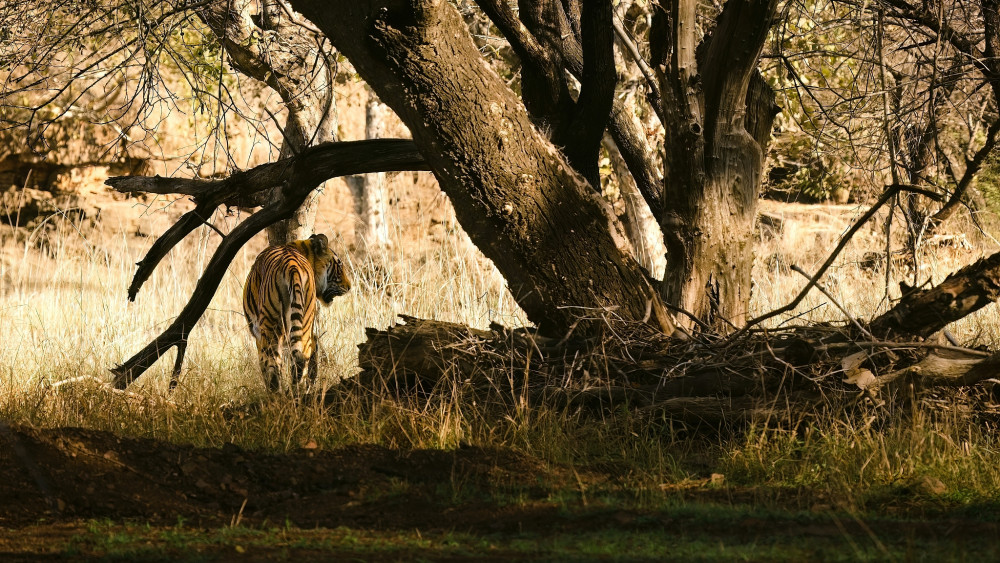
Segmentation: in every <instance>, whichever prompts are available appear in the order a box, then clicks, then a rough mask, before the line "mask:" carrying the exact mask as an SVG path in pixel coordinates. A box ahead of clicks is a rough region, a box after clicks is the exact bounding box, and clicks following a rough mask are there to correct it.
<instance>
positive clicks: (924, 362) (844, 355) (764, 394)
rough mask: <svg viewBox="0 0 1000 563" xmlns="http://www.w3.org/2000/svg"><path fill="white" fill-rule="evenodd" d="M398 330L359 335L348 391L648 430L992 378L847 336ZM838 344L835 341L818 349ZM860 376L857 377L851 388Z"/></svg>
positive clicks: (951, 356)
mask: <svg viewBox="0 0 1000 563" xmlns="http://www.w3.org/2000/svg"><path fill="white" fill-rule="evenodd" d="M403 321H404V323H398V324H396V325H395V326H392V327H389V328H388V329H386V330H378V329H373V328H369V329H368V331H367V337H368V338H367V340H366V341H365V342H363V343H362V344H360V345H359V347H358V348H359V352H358V358H359V362H360V366H361V368H362V372H361V374H359V376H358V378H357V380H356V381H354V382H352V383H351V384H352V385H356V384H359V385H362V386H364V387H366V388H369V389H373V390H379V391H387V392H389V393H390V394H393V395H397V396H410V397H413V396H433V395H434V394H435V393H436V392H439V391H441V390H445V391H446V392H448V393H452V392H455V390H456V389H457V390H458V391H460V392H462V393H468V394H470V395H471V398H472V399H474V400H475V401H476V402H477V404H489V403H491V402H495V403H499V404H504V405H508V406H509V405H524V404H527V405H534V406H539V405H545V406H549V407H555V408H567V409H573V410H581V411H585V412H591V413H604V412H608V411H613V410H615V409H618V408H621V407H628V408H629V409H631V410H632V411H633V412H635V413H637V414H638V415H640V416H645V417H649V418H651V419H670V420H673V421H679V422H682V423H684V424H687V425H693V426H699V427H703V426H706V425H707V426H708V427H711V428H718V427H720V425H730V424H736V425H742V424H745V423H749V422H758V423H768V422H789V423H793V424H794V423H796V422H798V421H800V420H803V419H805V418H808V417H809V416H813V415H815V414H816V413H818V412H822V411H824V410H826V409H834V408H837V409H842V408H843V406H844V404H849V403H853V402H856V401H857V400H858V399H859V398H864V397H877V399H878V401H879V402H884V401H885V400H892V399H895V398H897V397H909V396H911V393H910V390H911V389H916V390H918V391H919V390H924V389H933V388H936V387H956V386H969V385H974V384H975V383H977V382H980V381H983V380H984V379H987V378H990V377H995V374H996V373H997V368H998V367H1000V356H998V355H991V356H989V357H985V358H984V353H983V352H981V351H978V350H969V349H963V348H959V347H954V346H948V345H933V344H931V343H925V342H916V343H914V342H893V341H862V342H850V341H847V340H846V337H847V335H848V334H850V327H849V326H845V327H842V328H841V331H840V332H831V331H829V330H817V331H811V329H810V328H809V327H800V328H797V329H787V330H784V331H771V332H769V333H756V334H754V335H752V336H749V337H747V338H745V339H741V341H740V344H739V345H738V346H737V345H729V346H728V347H718V348H712V347H707V346H704V345H695V344H692V343H681V342H678V341H671V340H669V339H667V338H663V339H661V340H651V339H649V338H648V337H647V336H643V337H642V338H640V339H636V340H631V341H630V340H628V339H627V338H625V337H623V336H622V334H621V332H618V333H616V334H614V335H612V334H608V335H605V336H604V337H595V338H591V339H588V340H587V341H573V340H565V341H555V340H552V339H546V338H544V337H541V336H539V335H537V334H535V333H533V332H532V331H531V330H526V329H518V330H507V329H504V328H502V327H493V328H492V329H491V330H478V329H473V328H470V327H467V326H463V325H458V324H454V323H447V322H442V321H433V320H426V319H416V318H413V317H403ZM825 328H829V327H825ZM837 336H840V337H841V338H842V340H841V341H840V342H837V343H836V344H824V341H825V340H829V339H831V338H832V337H837ZM861 372H864V373H865V377H857V374H859V373H861ZM879 374H880V375H879ZM901 391H905V393H901ZM375 395H377V396H382V394H381V393H377V394H375Z"/></svg>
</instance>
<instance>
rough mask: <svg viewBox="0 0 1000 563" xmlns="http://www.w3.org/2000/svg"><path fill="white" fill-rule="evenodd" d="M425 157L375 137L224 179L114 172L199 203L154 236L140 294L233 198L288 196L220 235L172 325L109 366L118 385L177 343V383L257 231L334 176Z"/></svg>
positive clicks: (123, 187) (139, 276) (121, 181)
mask: <svg viewBox="0 0 1000 563" xmlns="http://www.w3.org/2000/svg"><path fill="white" fill-rule="evenodd" d="M427 169H428V167H427V164H426V162H425V161H424V158H423V156H421V154H420V153H419V152H418V151H417V150H416V146H415V145H414V144H413V142H412V141H408V140H404V139H372V140H367V141H353V142H342V143H325V144H322V145H317V146H315V147H312V148H309V149H306V150H304V151H302V152H301V153H300V154H299V155H298V156H295V157H291V158H287V159H283V160H280V161H278V162H274V163H270V164H264V165H261V166H258V167H256V168H253V169H251V170H247V171H245V172H239V173H237V174H233V175H232V176H230V177H229V178H226V179H224V180H218V181H204V180H188V179H181V178H160V177H153V178H149V177H115V178H110V179H108V181H107V183H108V184H109V185H111V186H112V187H114V188H115V189H116V190H118V191H120V192H143V191H144V192H149V193H159V194H168V193H172V194H182V195H193V196H194V198H195V201H196V202H197V203H198V205H197V207H196V208H195V209H194V210H193V211H190V212H188V213H186V214H185V215H184V216H183V217H181V219H180V220H179V221H178V222H177V223H175V224H174V225H173V226H171V227H170V228H169V229H167V231H166V232H165V233H164V234H163V235H162V236H161V237H160V238H159V239H158V240H157V241H156V243H155V244H154V245H153V247H152V248H151V249H150V251H149V253H148V254H147V255H146V257H145V258H144V259H143V260H142V261H141V262H139V269H138V271H137V272H136V275H135V277H134V278H133V280H132V285H131V286H130V287H129V299H130V300H131V299H134V298H135V295H136V293H138V291H139V288H140V287H141V286H142V284H143V283H144V282H145V281H146V280H147V279H148V278H149V276H150V274H152V272H153V270H154V269H155V268H156V266H157V264H159V262H160V260H162V259H163V257H164V256H166V254H167V253H168V252H169V251H170V250H171V249H172V248H173V247H174V246H175V245H176V244H177V243H179V242H180V241H181V240H182V239H183V238H184V237H185V236H186V235H188V234H189V233H191V232H192V231H193V230H194V229H195V228H197V227H198V226H199V225H201V224H202V223H203V222H204V221H205V219H206V218H207V217H208V216H210V215H211V213H212V211H213V210H214V209H215V208H216V207H217V206H219V205H221V204H223V203H225V202H226V201H229V200H231V199H233V198H238V197H243V196H247V195H251V194H253V193H256V192H259V191H262V190H267V189H270V188H272V187H276V186H282V197H281V198H279V199H278V200H276V201H273V202H272V203H270V204H268V205H267V206H265V207H264V208H263V209H261V210H260V211H258V212H257V213H254V214H253V215H251V216H250V218H249V219H247V220H246V221H244V222H243V223H240V224H239V225H238V226H237V227H236V228H235V229H233V231H232V232H230V233H229V234H228V235H226V236H225V237H224V238H223V239H222V243H221V244H219V247H218V248H217V249H216V250H215V253H214V254H213V255H212V258H211V260H210V261H209V263H208V265H207V266H206V267H205V272H204V273H203V274H202V276H201V278H200V279H199V280H198V284H197V286H195V290H194V293H193V294H192V296H191V299H190V300H189V301H188V303H187V305H185V306H184V309H183V310H182V311H181V313H180V314H179V315H178V316H177V318H176V319H174V322H173V323H171V324H170V326H169V327H167V329H166V330H164V331H163V333H162V334H160V335H159V336H157V337H156V338H155V339H154V340H153V341H152V342H150V343H149V344H147V345H146V347H145V348H143V349H142V350H140V351H139V352H138V353H137V354H135V355H134V356H132V357H131V358H129V359H128V360H127V361H125V362H124V363H122V364H121V365H119V366H117V367H115V368H114V369H112V370H111V372H112V374H114V386H115V387H116V388H118V389H123V388H125V387H127V386H128V385H129V384H130V383H132V382H133V381H134V380H135V379H136V378H138V377H139V376H140V375H142V374H143V373H144V372H145V371H146V370H148V369H149V368H150V367H151V366H152V365H153V364H154V363H156V361H157V360H158V359H160V357H161V356H163V354H165V353H166V352H167V351H168V350H170V348H173V347H175V346H176V347H177V348H178V358H177V361H176V362H175V364H174V374H173V377H172V378H171V384H172V385H173V384H174V383H175V381H176V377H177V375H178V373H179V372H180V367H181V363H182V361H183V350H184V348H185V346H186V344H187V338H188V335H189V334H190V333H191V329H192V328H194V325H195V324H196V323H197V322H198V320H199V319H200V318H201V316H202V314H204V312H205V309H206V308H208V304H209V303H210V302H211V301H212V298H213V297H214V296H215V292H216V290H217V289H218V288H219V284H220V283H221V281H222V278H223V276H224V275H225V272H226V269H227V268H228V267H229V264H230V263H231V262H232V260H233V258H234V257H235V256H236V254H237V253H238V252H239V250H240V249H241V248H243V246H244V245H245V244H246V243H247V242H248V241H249V240H250V239H251V238H253V236H254V235H256V234H257V233H259V232H261V231H262V230H264V229H265V228H267V227H268V226H270V225H272V224H274V223H276V222H278V221H281V220H282V219H286V218H288V217H290V216H291V214H292V213H293V212H294V211H295V210H296V209H297V208H298V207H299V206H300V205H301V204H302V202H303V201H305V199H306V198H307V197H308V196H309V193H310V192H312V191H313V190H314V189H315V188H316V187H317V186H319V185H320V184H321V183H323V182H324V181H326V180H329V179H330V178H334V177H336V176H346V175H351V174H363V173H369V172H389V171H393V170H427Z"/></svg>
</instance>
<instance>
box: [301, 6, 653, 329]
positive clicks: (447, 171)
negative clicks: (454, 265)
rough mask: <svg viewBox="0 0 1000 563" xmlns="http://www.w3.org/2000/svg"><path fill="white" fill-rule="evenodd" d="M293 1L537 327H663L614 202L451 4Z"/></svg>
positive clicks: (650, 291) (648, 285) (598, 138)
mask: <svg viewBox="0 0 1000 563" xmlns="http://www.w3.org/2000/svg"><path fill="white" fill-rule="evenodd" d="M293 5H294V6H295V7H296V9H298V10H299V11H301V12H302V13H303V14H305V15H306V16H307V17H308V18H310V19H311V20H312V21H313V22H314V23H315V24H316V25H317V26H318V27H319V28H320V29H321V30H322V31H323V32H324V33H325V34H326V35H327V37H329V38H330V40H331V41H332V42H333V44H334V45H335V46H336V47H337V48H338V49H339V50H340V52H342V53H343V54H344V55H346V56H347V57H348V58H349V59H350V60H351V62H352V64H353V65H354V67H355V69H357V71H358V72H359V73H360V74H361V76H362V77H363V78H364V79H365V81H366V82H367V83H368V84H370V85H371V86H372V88H373V89H374V90H375V91H376V93H377V94H378V95H379V98H381V99H382V100H383V101H384V102H385V103H386V104H388V105H389V106H390V107H391V108H392V109H393V110H394V111H395V112H396V114H397V115H399V116H400V118H401V119H402V120H403V122H404V123H406V125H407V126H408V127H409V129H410V131H411V132H412V134H413V140H414V142H415V143H416V144H417V146H418V147H419V148H420V150H421V152H422V153H423V154H424V155H425V156H426V158H427V161H428V164H430V166H431V168H432V170H433V171H434V173H435V175H436V176H437V179H438V181H439V182H440V184H441V187H442V189H443V190H444V191H445V193H447V194H448V196H449V197H450V199H451V201H452V203H453V204H454V206H455V213H456V217H457V218H458V220H459V222H460V223H461V224H462V226H463V227H464V228H465V230H466V232H467V233H468V234H469V237H470V238H471V239H472V241H473V242H474V243H475V244H476V246H478V247H479V248H480V250H482V251H483V253H484V254H485V255H486V256H487V257H488V258H490V259H491V260H493V262H494V263H495V264H496V265H497V267H498V268H499V269H500V271H501V272H502V273H503V274H504V277H505V278H506V279H507V282H508V284H509V286H510V290H511V292H512V293H513V295H514V297H515V298H516V299H517V301H518V303H519V304H520V305H521V307H522V308H523V309H524V311H525V313H526V314H527V315H528V318H529V319H531V321H532V322H534V323H536V324H537V325H538V326H539V327H540V329H541V330H543V331H545V332H546V333H549V334H565V333H566V332H568V331H571V330H576V331H578V332H585V333H586V332H590V331H592V330H594V329H595V328H596V327H598V326H600V325H603V324H604V323H606V322H613V321H616V320H619V319H620V320H625V321H644V320H645V321H648V322H649V323H650V324H653V325H654V326H656V327H657V328H658V329H660V330H666V331H672V330H673V325H672V322H671V320H670V318H669V315H667V314H666V312H665V310H664V309H663V307H662V302H661V301H660V299H659V297H658V294H657V292H656V290H655V289H654V288H653V287H652V285H651V284H650V282H649V281H648V280H647V278H646V276H645V274H644V273H643V272H642V270H641V268H640V267H639V265H638V264H637V263H636V262H635V260H633V259H632V258H631V257H630V256H628V254H627V249H628V245H627V242H626V240H625V238H624V235H623V234H622V233H621V230H620V225H619V223H618V221H617V218H616V217H614V214H613V212H612V211H611V210H610V208H609V207H608V206H607V204H606V203H605V202H603V200H601V198H600V196H599V195H598V194H597V193H596V192H594V190H592V188H591V187H590V185H589V184H588V183H587V181H586V180H585V179H584V178H583V177H581V176H580V175H579V174H578V173H576V172H575V171H574V169H573V168H572V167H571V166H570V164H569V163H568V162H567V160H566V159H565V158H564V156H563V155H562V154H561V153H560V151H559V150H557V149H556V148H555V147H554V146H553V145H552V143H551V142H550V141H549V140H548V139H546V138H545V137H544V136H543V135H542V134H540V133H539V131H538V129H536V128H535V127H534V126H533V124H532V122H531V120H530V119H529V117H528V114H527V111H526V110H525V109H524V106H523V105H522V104H521V102H520V100H518V98H517V96H516V95H515V94H514V92H513V91H511V89H510V88H509V87H507V85H506V84H505V83H504V81H503V80H502V79H501V78H500V77H499V76H498V75H497V74H496V73H495V72H494V71H493V70H492V69H491V68H490V67H489V65H487V64H486V63H485V61H484V60H483V58H482V56H481V55H480V53H479V52H478V50H477V49H476V47H475V45H474V43H473V41H472V39H471V37H470V36H469V33H468V31H467V30H466V27H465V23H464V22H463V20H462V18H461V16H460V15H459V13H458V12H457V11H456V10H455V8H454V6H452V5H451V4H450V3H448V2H440V1H434V0H411V1H410V2H395V1H389V0H381V1H376V0H372V1H368V2H352V3H349V4H338V5H336V6H333V5H330V4H328V3H325V2H318V1H315V0H296V1H294V2H293ZM597 142H598V143H599V142H600V137H599V136H598V137H597Z"/></svg>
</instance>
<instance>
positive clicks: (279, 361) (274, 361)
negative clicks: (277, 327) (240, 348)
mask: <svg viewBox="0 0 1000 563" xmlns="http://www.w3.org/2000/svg"><path fill="white" fill-rule="evenodd" d="M282 340H283V338H282V337H281V333H280V332H278V331H274V330H266V329H265V330H261V335H260V338H258V339H257V356H258V358H259V360H260V372H261V374H262V375H263V376H264V383H265V384H266V385H267V388H268V390H269V391H271V392H272V393H276V392H278V391H280V390H281V371H282V369H281V368H282V366H283V364H284V358H283V357H282V356H283V355H284V350H283V348H284V346H283V342H282Z"/></svg>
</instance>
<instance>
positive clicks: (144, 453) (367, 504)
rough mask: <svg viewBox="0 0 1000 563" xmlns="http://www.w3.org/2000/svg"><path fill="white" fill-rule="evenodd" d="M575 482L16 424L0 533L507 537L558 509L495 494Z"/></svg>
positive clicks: (5, 447)
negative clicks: (102, 527) (93, 528)
mask: <svg viewBox="0 0 1000 563" xmlns="http://www.w3.org/2000/svg"><path fill="white" fill-rule="evenodd" d="M309 446H311V444H310V445H309ZM576 478H577V477H576V476H575V475H571V474H567V473H566V472H565V471H564V470H563V471H560V470H558V469H555V468H550V467H546V466H544V465H542V464H541V463H539V462H537V461H535V460H531V459H528V458H525V457H524V456H521V455H519V454H517V453H516V452H512V451H509V450H499V449H493V450H490V449H481V448H475V447H468V448H461V449H458V450H455V451H440V450H413V451H393V450H389V449H386V448H382V447H378V446H372V445H354V446H348V447H344V448H341V449H338V450H333V451H322V450H318V449H302V450H299V451H296V452H292V453H288V454H281V455H274V454H266V453H260V452H251V451H244V450H242V449H240V448H239V447H236V446H234V445H231V444H230V445H226V446H223V447H222V448H218V449H204V448H196V447H193V446H188V445H178V444H172V443H168V442H160V441H155V440H149V439H132V438H123V437H119V436H115V435H113V434H109V433H106V432H98V431H92V430H84V429H52V430H34V429H25V428H16V429H10V430H5V431H2V432H0V506H3V507H4V509H3V510H2V511H0V527H18V526H23V525H28V524H31V523H33V522H37V521H39V519H41V518H45V519H46V520H47V521H49V522H53V521H62V520H65V521H72V520H79V519H89V518H114V519H117V520H120V519H134V520H138V521H143V522H150V523H153V524H156V523H162V524H175V523H177V522H178V520H179V519H183V520H184V521H187V522H191V523H194V524H201V525H223V524H229V523H232V522H234V521H235V520H236V519H237V518H239V519H240V521H241V522H244V523H247V524H251V523H262V522H265V521H268V522H271V523H283V522H286V521H288V522H291V523H294V524H296V525H298V526H300V527H313V526H326V527H335V526H340V525H350V526H361V527H365V528H370V529H409V528H414V527H417V526H419V527H421V528H423V529H428V528H431V529H433V528H441V529H472V528H479V527H485V528H487V529H490V530H497V531H499V530H502V529H504V528H505V527H507V526H514V527H518V526H522V525H524V519H525V517H526V516H527V517H528V518H532V516H534V517H538V518H544V517H545V514H544V513H547V512H549V511H551V510H552V509H551V508H545V509H542V510H541V512H542V513H543V514H537V515H531V514H530V512H531V511H530V510H529V511H528V513H527V514H526V513H525V511H524V505H523V504H522V505H521V506H520V507H519V508H518V510H517V514H516V515H515V514H513V511H510V510H506V509H504V508H503V506H502V505H503V504H504V503H503V502H496V501H497V500H498V497H503V498H513V497H514V496H516V498H518V499H519V500H520V501H522V502H523V501H525V500H527V501H528V502H529V504H530V500H531V499H532V498H537V499H542V498H545V497H547V496H548V495H549V494H550V493H551V492H552V491H553V490H554V489H556V488H559V487H561V486H563V487H564V486H565V485H566V483H567V482H568V480H569V479H574V480H575V479H576ZM581 478H583V479H593V478H594V476H591V475H586V474H585V475H583V477H581ZM464 501H469V502H464ZM442 502H447V503H448V504H447V506H444V505H442V504H441V503H442ZM505 514H509V515H510V516H511V518H505ZM515 516H516V518H515ZM515 520H516V521H515Z"/></svg>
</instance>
